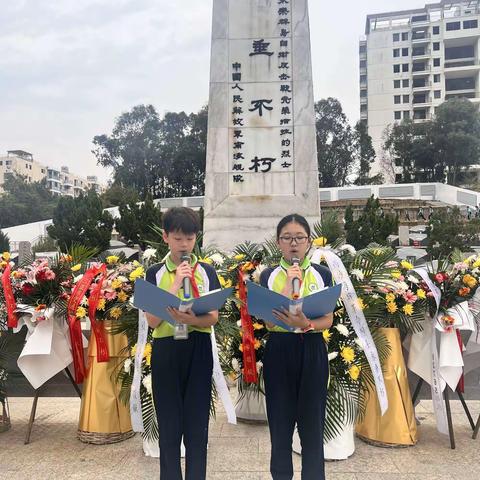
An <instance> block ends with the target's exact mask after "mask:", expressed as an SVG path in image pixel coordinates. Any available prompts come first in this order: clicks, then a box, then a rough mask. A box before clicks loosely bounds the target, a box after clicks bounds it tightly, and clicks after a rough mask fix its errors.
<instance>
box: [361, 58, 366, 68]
mask: <svg viewBox="0 0 480 480" xmlns="http://www.w3.org/2000/svg"><path fill="white" fill-rule="evenodd" d="M360 68H367V61H366V60H360Z"/></svg>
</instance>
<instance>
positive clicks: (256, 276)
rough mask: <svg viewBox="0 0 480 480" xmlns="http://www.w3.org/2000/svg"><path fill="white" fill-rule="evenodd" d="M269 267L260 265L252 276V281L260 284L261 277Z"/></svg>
mask: <svg viewBox="0 0 480 480" xmlns="http://www.w3.org/2000/svg"><path fill="white" fill-rule="evenodd" d="M266 268H267V267H266V266H265V265H259V266H258V267H257V268H256V269H255V271H254V272H253V274H252V279H253V281H254V282H256V283H260V275H261V274H262V272H263V271H264V270H265V269H266Z"/></svg>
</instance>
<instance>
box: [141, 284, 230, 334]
mask: <svg viewBox="0 0 480 480" xmlns="http://www.w3.org/2000/svg"><path fill="white" fill-rule="evenodd" d="M232 293H233V288H225V289H223V290H213V291H211V292H208V293H206V294H205V295H203V296H202V297H199V298H194V299H191V300H181V299H180V298H178V297H176V296H175V295H172V294H171V293H170V292H167V291H166V290H163V289H161V288H158V287H157V286H156V285H153V284H152V283H150V282H147V281H146V280H142V279H138V280H137V281H136V282H135V294H134V297H133V304H134V305H135V307H137V308H138V309H140V310H145V311H146V312H148V313H151V314H152V315H155V316H156V317H159V318H161V319H162V320H165V321H167V322H168V323H170V324H171V325H175V320H174V319H173V318H172V317H171V316H170V314H169V313H168V312H167V308H168V307H173V308H177V309H180V307H181V306H191V309H192V311H193V313H194V314H195V315H197V316H198V315H205V314H206V313H208V312H213V311H214V310H219V309H220V308H221V307H222V305H223V304H224V303H225V302H226V300H227V298H228V297H230V296H231V295H232Z"/></svg>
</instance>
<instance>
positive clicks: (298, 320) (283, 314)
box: [273, 310, 310, 328]
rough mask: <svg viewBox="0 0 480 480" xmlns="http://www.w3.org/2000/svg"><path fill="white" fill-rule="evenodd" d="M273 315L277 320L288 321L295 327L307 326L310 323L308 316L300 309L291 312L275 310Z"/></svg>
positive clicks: (287, 322)
mask: <svg viewBox="0 0 480 480" xmlns="http://www.w3.org/2000/svg"><path fill="white" fill-rule="evenodd" d="M273 315H274V316H275V318H276V319H277V320H280V321H282V322H283V323H286V324H287V325H289V326H290V327H294V328H306V327H308V326H309V325H310V322H309V320H308V318H307V317H306V316H305V314H304V313H303V312H302V311H301V310H299V311H298V312H297V313H290V312H289V311H287V310H282V311H280V310H273Z"/></svg>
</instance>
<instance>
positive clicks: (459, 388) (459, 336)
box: [455, 330, 465, 393]
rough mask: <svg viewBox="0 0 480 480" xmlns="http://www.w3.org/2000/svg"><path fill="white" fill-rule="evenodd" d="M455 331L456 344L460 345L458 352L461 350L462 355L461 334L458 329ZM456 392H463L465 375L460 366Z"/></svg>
mask: <svg viewBox="0 0 480 480" xmlns="http://www.w3.org/2000/svg"><path fill="white" fill-rule="evenodd" d="M455 331H456V332H457V340H458V346H459V347H460V352H461V354H462V357H463V341H462V334H461V333H460V330H455ZM457 392H459V393H465V375H464V374H463V368H462V376H461V377H460V380H459V381H458V385H457Z"/></svg>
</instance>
